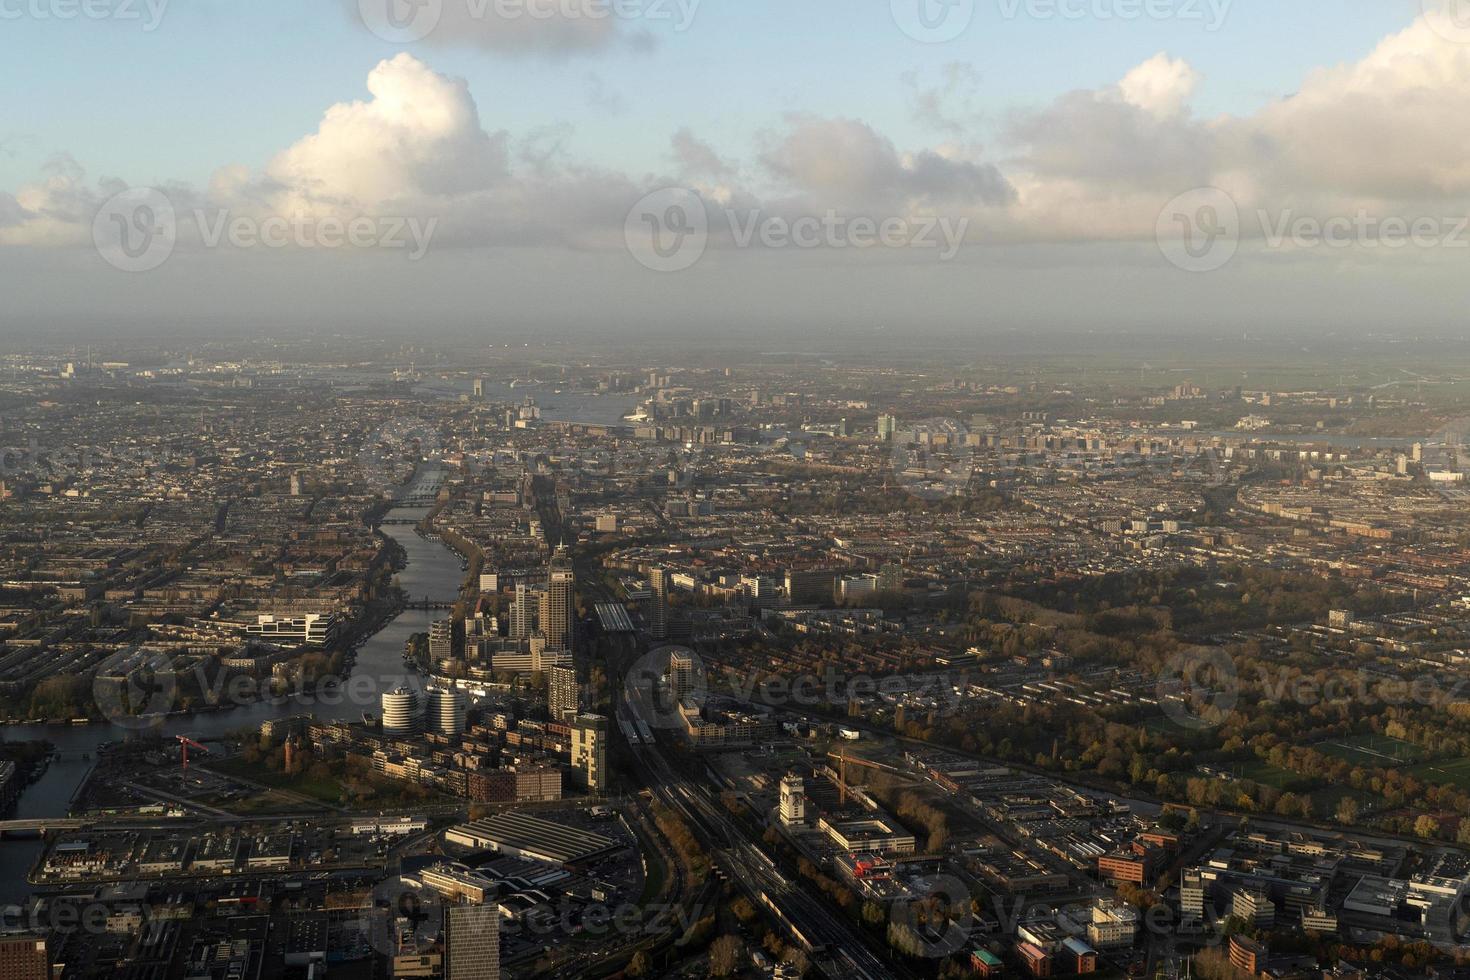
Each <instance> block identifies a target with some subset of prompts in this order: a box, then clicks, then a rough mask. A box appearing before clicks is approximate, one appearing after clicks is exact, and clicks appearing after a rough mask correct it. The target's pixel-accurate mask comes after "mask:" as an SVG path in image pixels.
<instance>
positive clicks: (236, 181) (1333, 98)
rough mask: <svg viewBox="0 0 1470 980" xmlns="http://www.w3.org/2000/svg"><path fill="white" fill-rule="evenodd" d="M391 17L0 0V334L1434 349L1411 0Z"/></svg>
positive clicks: (1419, 54) (1443, 245)
mask: <svg viewBox="0 0 1470 980" xmlns="http://www.w3.org/2000/svg"><path fill="white" fill-rule="evenodd" d="M407 2H408V0H350V2H348V0H328V2H324V3H316V4H309V5H303V4H299V3H288V2H286V0H261V2H259V3H253V4H232V3H225V2H222V0H221V2H207V0H195V2H193V3H189V4H184V3H182V2H175V3H166V2H165V0H107V2H99V4H98V5H96V6H95V7H93V8H90V9H92V10H93V11H94V15H93V16H91V17H88V16H80V15H78V16H75V17H73V18H72V19H64V18H63V14H64V12H66V11H67V10H69V9H70V8H68V7H67V6H66V4H65V3H64V2H63V0H25V2H24V3H12V4H8V5H6V4H0V20H3V25H0V26H3V29H4V30H5V32H6V34H5V36H6V39H7V41H8V51H9V53H10V58H9V59H8V61H7V67H6V69H5V75H6V76H7V81H8V82H9V83H10V85H9V89H10V91H12V92H16V93H18V92H24V93H25V94H24V96H22V97H19V98H17V99H15V100H14V101H15V102H16V104H15V105H13V106H12V107H11V111H9V112H7V114H6V118H5V120H4V121H3V122H0V291H3V293H4V294H5V295H6V297H7V299H6V303H5V306H6V307H7V308H8V309H7V310H6V311H5V312H4V313H0V332H4V331H7V330H8V331H11V332H15V333H17V334H19V333H34V332H35V331H37V330H42V331H44V330H45V329H47V325H57V324H61V325H66V326H67V327H69V328H72V329H76V330H78V331H79V332H84V333H96V334H98V335H103V336H105V335H106V331H107V329H108V321H109V319H111V320H112V321H113V322H115V323H117V324H119V325H122V324H128V325H132V326H136V325H138V324H145V325H146V324H147V323H149V322H154V321H156V322H157V323H159V324H160V325H162V326H166V327H168V328H169V329H170V330H172V329H181V330H186V331H187V330H189V329H190V328H191V327H198V328H201V329H204V330H205V331H206V332H207V328H208V324H209V323H211V322H217V323H224V322H228V323H242V322H244V323H248V322H259V323H260V325H261V329H262V330H263V331H268V329H269V328H270V326H271V325H273V324H286V325H289V324H293V323H297V324H302V323H341V324H352V323H361V324H362V325H363V326H364V327H365V330H366V332H371V333H382V332H388V331H391V330H392V329H393V324H394V323H395V322H399V323H402V324H403V327H404V329H405V330H409V331H412V330H451V329H453V330H464V329H474V328H476V327H477V325H481V324H483V326H484V328H485V329H486V330H487V331H492V332H493V331H494V330H497V329H500V330H504V331H513V330H516V329H521V330H525V329H533V330H534V329H538V328H543V329H555V330H561V331H565V332H566V333H567V334H569V335H575V334H577V333H583V334H591V335H596V336H599V337H610V336H616V335H617V334H619V333H623V334H627V335H629V336H633V335H636V334H639V333H645V332H656V333H667V332H669V331H687V332H688V333H689V334H690V335H691V336H698V335H699V334H700V333H701V332H702V331H727V330H731V329H740V328H742V327H744V328H747V329H749V330H751V331H752V332H753V333H756V334H767V335H769V334H779V333H780V332H781V331H782V330H812V331H820V332H822V333H824V334H829V335H832V336H852V337H863V336H871V335H874V334H877V333H881V332H882V331H885V330H892V331H903V330H913V331H921V332H930V333H934V334H954V333H964V332H974V333H977V334H980V335H984V334H987V333H989V334H999V333H1003V332H1005V331H1008V330H1032V331H1046V330H1072V331H1075V330H1085V329H1089V328H1091V329H1110V328H1112V329H1139V328H1146V329H1178V330H1180V331H1187V330H1204V331H1222V330H1224V331H1229V330H1233V329H1234V328H1235V327H1236V325H1239V326H1240V327H1242V328H1255V329H1259V330H1271V329H1282V330H1298V329H1300V330H1307V331H1312V332H1321V331H1332V330H1363V331H1367V330H1373V331H1380V332H1386V333H1401V334H1403V335H1408V336H1413V335H1422V334H1434V335H1458V334H1459V333H1461V332H1462V331H1463V324H1464V322H1465V317H1464V309H1465V299H1466V290H1465V287H1464V285H1462V284H1463V282H1464V280H1465V276H1464V259H1465V255H1466V252H1467V251H1470V231H1467V230H1466V228H1465V225H1466V224H1470V222H1465V221H1464V220H1463V219H1464V216H1465V214H1466V202H1467V200H1470V113H1466V112H1465V109H1466V108H1467V103H1470V26H1467V25H1464V24H1462V23H1461V22H1460V21H1459V20H1457V19H1455V18H1454V17H1452V16H1450V15H1449V14H1447V13H1445V12H1442V11H1440V10H1438V9H1437V7H1436V4H1437V2H1438V0H1425V2H1424V3H1420V2H1419V0H1390V2H1385V0H1377V2H1368V0H1361V2H1358V0H1341V2H1337V3H1328V2H1320V0H1299V2H1295V3H1291V4H1270V5H1268V4H1262V3H1260V2H1259V0H1255V2H1251V3H1247V2H1245V0H1233V2H1232V0H1147V2H1145V0H988V2H987V0H976V2H975V3H974V4H973V7H974V11H973V14H971V13H970V12H969V5H970V0H958V3H959V6H957V7H955V8H952V9H947V8H944V7H942V6H940V5H939V4H940V0H892V2H891V3H890V2H877V0H872V2H869V0H864V2H862V3H859V4H852V3H851V2H850V0H849V2H839V0H813V2H812V3H809V4H800V5H790V4H781V3H776V2H774V0H749V2H746V3H741V4H731V3H727V2H717V0H702V2H695V0H637V2H635V0H620V2H622V3H623V4H624V6H623V7H622V8H620V9H622V10H623V11H624V12H625V13H629V14H631V15H632V16H625V17H621V18H619V17H613V18H601V17H596V16H590V15H589V10H591V11H593V12H601V11H602V10H603V9H604V8H601V7H592V8H589V7H587V6H586V4H597V3H599V2H601V0H513V2H512V0H423V2H425V3H427V4H428V6H427V7H418V8H415V7H410V6H399V7H397V10H396V13H397V14H398V15H399V19H398V20H396V21H392V20H387V19H385V17H386V13H387V11H388V9H389V6H388V5H390V4H392V5H401V4H406V3H407ZM919 3H925V4H929V5H931V6H930V7H929V13H930V14H932V15H933V18H935V19H930V20H928V21H923V20H919V19H916V17H917V7H916V6H915V5H917V4H919ZM487 4H488V5H489V6H488V7H487V6H486V5H487ZM518 4H519V5H520V6H518ZM537 4H544V5H547V6H546V7H545V9H544V13H546V15H547V16H544V17H530V16H528V15H526V14H525V12H524V11H525V8H526V7H533V8H534V7H535V6H536V5H537ZM425 11H428V12H430V13H432V14H433V18H432V27H433V30H432V31H431V32H430V33H428V35H427V36H426V37H425V38H423V39H419V40H414V37H416V34H417V33H418V31H417V28H418V27H423V26H425V25H427V24H428V23H429V22H428V21H423V20H418V21H415V20H414V19H413V18H414V17H421V16H422V15H423V14H424V13H425ZM481 11H483V12H484V15H483V16H481V13H480V12H481ZM1426 11H1427V12H1426ZM946 16H947V17H948V19H946ZM404 18H407V19H404ZM395 23H396V24H400V25H402V24H407V25H409V26H408V28H407V29H406V31H407V32H406V33H402V31H400V34H399V35H397V41H396V42H395V41H394V40H385V38H384V36H394V35H393V31H394V30H399V29H398V28H393V27H392V25H393V24H395ZM926 23H927V24H930V25H937V26H932V27H925V26H924V24H926ZM375 31H376V33H375ZM926 32H927V33H926ZM379 35H384V36H379ZM951 35H953V36H952V37H951ZM924 38H927V39H928V40H929V41H935V42H937V43H925V41H924V40H923V39H924ZM399 42H401V43H399ZM127 188H133V189H134V191H133V192H132V194H131V196H127V197H124V198H122V199H117V198H116V197H115V195H117V194H118V193H119V192H121V191H124V190H125V189H127ZM666 188H676V189H677V191H674V192H669V191H666V190H664V189H666ZM1210 188H1213V189H1214V190H1207V189H1210ZM144 189H152V190H149V191H146V193H147V194H148V195H150V196H147V197H146V198H145V197H143V196H142V195H144V194H145V191H144ZM670 193H673V194H674V195H675V196H673V197H669V196H665V195H668V194H670ZM650 195H652V196H650ZM140 205H146V210H144V211H139V210H138V208H139V206H140ZM165 210H166V211H167V216H168V217H167V220H166V221H165V219H164V218H162V217H160V215H161V214H163V213H164V211H165ZM699 211H702V212H703V213H702V214H700V213H696V212H699ZM145 219H146V220H145ZM686 221H689V222H692V223H689V224H687V225H686V224H685V222H686ZM354 222H357V224H354ZM145 225H146V227H145ZM145 232H146V236H147V237H146V243H147V244H148V245H149V249H147V250H145V249H143V248H142V246H141V245H139V244H138V243H141V242H145V238H144V237H143V236H144V234H145ZM119 235H125V236H128V237H127V239H126V240H119V241H117V242H110V241H108V240H107V239H109V236H119ZM651 235H657V237H656V238H646V236H651ZM640 236H645V238H646V240H643V241H642V242H641V244H640V241H639V239H640ZM160 242H166V244H167V248H162V247H161V246H160V245H159V243H160ZM129 243H132V245H136V246H137V247H136V248H130V247H129ZM266 243H269V244H266ZM691 243H694V244H691ZM277 246H279V247H277ZM859 246H867V247H859ZM133 253H136V254H133Z"/></svg>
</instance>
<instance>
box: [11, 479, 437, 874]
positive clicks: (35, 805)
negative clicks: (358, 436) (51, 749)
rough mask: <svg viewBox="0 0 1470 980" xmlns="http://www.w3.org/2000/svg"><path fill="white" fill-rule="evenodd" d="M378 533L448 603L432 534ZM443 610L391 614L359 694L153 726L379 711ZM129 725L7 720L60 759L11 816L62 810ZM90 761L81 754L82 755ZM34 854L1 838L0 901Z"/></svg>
mask: <svg viewBox="0 0 1470 980" xmlns="http://www.w3.org/2000/svg"><path fill="white" fill-rule="evenodd" d="M426 513H427V510H426V509H424V508H410V507H404V508H398V509H396V510H394V511H393V512H392V516H394V517H406V518H411V519H414V520H417V519H419V518H422V517H423V516H424V515H425V514H426ZM383 533H384V534H386V535H388V536H389V537H391V538H393V540H395V541H397V542H398V543H399V544H400V545H401V546H402V547H403V549H404V551H405V553H406V555H407V559H408V564H407V566H406V567H405V568H403V569H402V570H401V571H400V572H399V573H398V582H399V584H400V585H401V586H402V587H403V589H404V590H405V591H406V592H407V593H408V595H409V596H410V598H411V599H413V600H414V601H420V600H422V599H424V598H426V597H427V598H429V599H433V600H435V601H453V600H454V599H455V598H456V597H457V595H458V593H459V586H460V583H461V582H462V581H463V579H464V571H463V569H462V568H461V562H460V559H459V558H458V557H457V556H455V554H454V553H453V552H451V551H450V550H449V549H448V548H446V547H444V545H443V544H442V543H441V542H440V541H438V540H437V539H435V540H426V539H424V538H421V537H419V535H418V534H417V533H416V532H415V531H414V529H413V527H412V526H409V525H397V524H393V525H384V526H383ZM444 615H445V614H444V613H443V612H431V611H424V610H415V609H409V610H405V611H404V612H402V613H401V614H399V615H398V617H397V618H395V619H394V620H393V621H392V622H390V623H388V625H387V626H385V627H384V628H383V629H382V630H380V631H379V632H378V633H377V634H375V635H374V636H373V637H372V638H370V639H369V640H368V641H367V642H366V643H364V644H363V645H362V647H361V648H360V649H359V650H358V651H357V659H356V661H355V663H354V664H353V667H352V673H351V679H350V681H349V683H348V684H347V685H346V686H345V688H344V690H345V691H346V692H348V693H350V694H352V695H354V696H355V695H357V694H358V693H359V692H361V693H362V694H363V695H365V696H363V697H361V698H355V697H354V698H348V697H339V698H331V699H323V700H322V701H317V700H315V699H311V698H303V699H300V700H298V699H286V700H284V701H281V702H275V703H259V704H252V705H246V706H242V707H239V708H235V709H233V710H231V711H219V712H214V713H211V714H202V715H195V716H190V717H178V718H169V719H167V720H166V721H164V722H163V724H162V725H160V726H159V727H158V728H157V729H156V731H158V732H160V733H162V734H164V735H189V736H191V737H193V738H198V739H208V738H211V737H215V736H219V735H223V734H226V733H229V732H234V731H239V730H241V729H244V728H257V727H259V725H260V723H261V722H262V721H265V720H266V719H268V718H281V717H289V716H291V715H300V714H310V715H314V716H315V717H317V718H321V719H323V720H337V719H343V720H352V721H356V720H360V719H361V717H362V713H363V712H364V711H368V712H371V713H372V714H377V713H378V701H377V697H378V695H379V694H381V693H382V692H383V691H391V690H393V689H394V688H396V687H402V686H404V685H406V684H413V685H414V686H420V685H421V680H420V679H419V678H418V677H417V676H416V675H414V674H413V672H412V671H410V670H409V669H408V668H407V667H405V665H404V663H403V647H404V644H405V643H406V642H407V641H408V638H409V637H410V636H412V635H413V634H415V633H427V632H428V631H429V624H430V623H431V622H433V620H434V619H436V618H442V617H443V616H444ZM132 731H133V730H132V729H128V728H122V727H118V726H114V725H86V726H66V725H14V726H5V727H0V737H3V738H4V739H6V740H7V741H26V740H37V739H40V740H45V741H49V742H51V743H52V744H53V745H54V746H56V748H57V750H58V751H59V752H60V753H61V758H59V759H54V760H53V761H52V763H51V765H50V767H49V768H48V769H47V770H46V773H45V775H43V776H42V777H41V779H40V780H39V781H37V782H36V783H35V784H34V785H33V786H31V787H30V788H28V789H27V790H26V791H25V793H24V794H23V795H22V796H21V798H20V799H19V800H18V801H17V803H16V809H15V818H16V819H33V818H37V817H58V816H65V815H66V814H67V811H68V809H69V807H70V803H71V798H72V796H73V795H74V794H75V792H76V790H77V788H78V786H79V785H80V784H81V782H82V780H83V779H84V778H85V777H86V775H87V773H88V772H89V771H90V770H91V768H92V759H95V758H96V752H97V748H98V746H100V745H102V744H104V743H106V742H112V741H118V740H121V739H124V738H126V737H127V736H128V735H129V734H131V733H132ZM84 754H85V755H87V756H90V757H91V759H84V758H82V756H83V755H84ZM40 852H41V844H40V842H38V841H3V842H0V902H17V901H22V900H24V899H25V897H26V896H27V895H28V894H29V892H30V886H28V885H27V884H26V881H25V876H26V873H27V872H28V871H29V870H30V866H31V864H32V863H33V862H34V861H35V860H36V858H37V856H39V854H40Z"/></svg>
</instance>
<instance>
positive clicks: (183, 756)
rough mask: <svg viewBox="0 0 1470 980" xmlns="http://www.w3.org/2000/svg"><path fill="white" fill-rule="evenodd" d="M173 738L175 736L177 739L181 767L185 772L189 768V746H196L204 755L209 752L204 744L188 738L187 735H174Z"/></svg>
mask: <svg viewBox="0 0 1470 980" xmlns="http://www.w3.org/2000/svg"><path fill="white" fill-rule="evenodd" d="M174 738H176V739H178V740H179V758H180V760H181V761H182V762H183V768H184V771H185V772H187V771H188V769H189V749H190V748H196V749H198V750H199V751H200V752H203V753H205V754H206V755H208V754H209V750H208V749H206V748H205V747H204V746H202V745H200V744H199V743H198V742H196V741H194V740H193V739H192V738H190V737H189V736H187V735H175V736H174Z"/></svg>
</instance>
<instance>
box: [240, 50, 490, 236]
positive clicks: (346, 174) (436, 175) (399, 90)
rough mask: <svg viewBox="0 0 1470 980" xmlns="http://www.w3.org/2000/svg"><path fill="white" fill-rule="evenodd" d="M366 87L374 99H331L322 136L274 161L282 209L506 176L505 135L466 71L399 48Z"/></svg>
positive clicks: (350, 205) (438, 190)
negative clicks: (454, 73) (435, 65)
mask: <svg viewBox="0 0 1470 980" xmlns="http://www.w3.org/2000/svg"><path fill="white" fill-rule="evenodd" d="M367 87H368V91H369V92H370V93H371V94H372V99H371V100H369V101H366V102H346V103H341V104H339V105H335V106H333V107H332V108H331V109H329V110H327V113H326V115H325V116H324V117H323V119H322V122H321V125H320V127H318V129H317V131H316V132H315V133H314V134H312V135H310V136H307V137H306V138H304V139H302V140H300V141H299V142H297V143H296V144H295V145H294V146H292V147H290V148H289V149H287V150H285V151H284V152H282V153H280V154H279V155H278V156H277V157H276V158H275V159H274V160H272V161H271V162H270V164H269V165H268V166H267V167H266V172H265V178H266V180H267V181H269V182H270V183H271V184H272V185H274V186H275V187H277V188H278V189H279V196H278V198H277V201H276V208H277V210H280V211H283V212H288V211H306V212H309V213H316V212H318V211H321V210H323V209H329V210H343V209H346V210H354V209H356V210H374V209H381V208H384V207H388V206H391V205H392V204H393V203H394V202H397V201H405V200H416V199H421V198H434V197H453V196H459V195H464V194H469V193H473V192H475V191H480V190H485V189H486V188H488V187H490V186H492V185H493V184H495V183H496V182H497V181H499V180H502V179H504V178H505V176H506V174H507V169H506V139H507V138H506V136H505V134H503V133H497V134H493V135H492V134H490V133H487V132H485V131H484V130H483V129H482V128H481V126H480V118H479V113H478V110H477V109H476V106H475V100H474V99H473V98H472V97H471V96H470V93H469V86H468V85H466V83H465V82H464V80H463V79H457V78H449V77H447V76H444V75H440V74H438V73H437V72H434V71H433V70H431V69H430V68H429V67H428V66H427V65H425V64H424V63H423V62H421V61H419V60H418V59H416V58H414V57H413V56H412V55H409V54H400V55H398V56H397V57H395V58H393V59H391V60H389V61H384V62H382V63H381V64H379V65H378V66H377V67H376V68H374V69H373V70H372V72H371V73H370V74H369V75H368V80H367Z"/></svg>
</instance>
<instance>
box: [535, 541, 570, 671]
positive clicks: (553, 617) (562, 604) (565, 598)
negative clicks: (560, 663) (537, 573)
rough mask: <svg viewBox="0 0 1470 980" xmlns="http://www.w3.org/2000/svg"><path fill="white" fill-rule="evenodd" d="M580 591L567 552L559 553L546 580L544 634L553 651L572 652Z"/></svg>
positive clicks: (561, 551)
mask: <svg viewBox="0 0 1470 980" xmlns="http://www.w3.org/2000/svg"><path fill="white" fill-rule="evenodd" d="M576 591H577V575H576V573H575V572H573V571H572V563H571V561H570V560H568V558H567V557H566V552H565V550H564V549H558V550H557V554H556V557H554V558H552V560H551V567H550V568H549V569H548V574H547V577H546V592H545V594H544V595H543V596H542V599H541V632H543V633H545V634H546V645H547V646H548V647H550V648H551V649H553V650H556V649H561V650H570V649H571V648H572V632H573V627H574V613H575V603H576Z"/></svg>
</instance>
